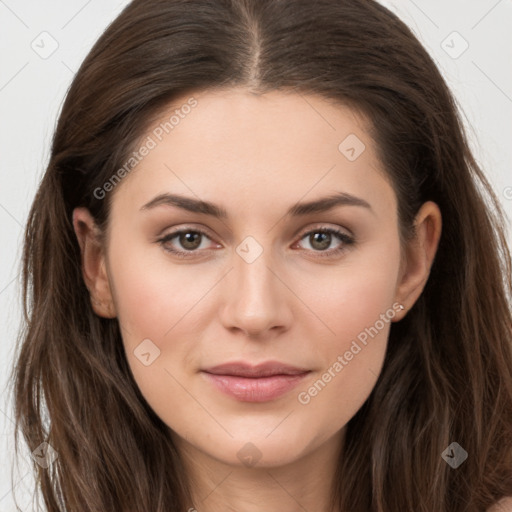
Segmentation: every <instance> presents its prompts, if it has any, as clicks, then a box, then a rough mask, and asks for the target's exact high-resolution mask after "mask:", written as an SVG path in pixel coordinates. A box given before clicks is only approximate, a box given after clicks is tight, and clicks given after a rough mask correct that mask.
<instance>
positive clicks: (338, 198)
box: [141, 192, 375, 219]
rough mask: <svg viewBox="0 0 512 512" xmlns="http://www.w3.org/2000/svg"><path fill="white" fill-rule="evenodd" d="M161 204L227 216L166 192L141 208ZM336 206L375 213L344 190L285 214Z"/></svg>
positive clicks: (208, 205) (202, 203)
mask: <svg viewBox="0 0 512 512" xmlns="http://www.w3.org/2000/svg"><path fill="white" fill-rule="evenodd" d="M161 205H167V206H175V207H177V208H181V209H183V210H187V211H189V212H193V213H201V214H204V215H210V216H212V217H216V218H218V219H227V218H228V213H227V211H226V210H225V209H224V208H222V207H221V206H218V205H216V204H214V203H210V202H208V201H202V200H199V199H193V198H191V197H185V196H180V195H177V194H167V193H165V194H159V195H158V196H156V197H155V198H153V199H152V200H151V201H149V202H148V203H146V204H145V205H144V206H142V207H141V210H150V209H153V208H156V207H157V206H161ZM337 206H360V207H363V208H367V209H368V210H370V211H371V212H372V213H373V214H375V212H374V211H373V209H372V207H371V205H370V204H369V203H368V202H367V201H365V200H364V199H361V198H360V197H356V196H354V195H352V194H348V193H346V192H339V193H337V194H332V195H330V196H327V197H322V198H320V199H315V200H314V201H309V202H305V203H297V204H295V205H293V206H292V207H290V208H289V210H288V211H287V212H286V215H291V216H292V217H299V216H303V215H310V214H313V213H322V212H326V211H329V210H332V209H333V208H335V207H337Z"/></svg>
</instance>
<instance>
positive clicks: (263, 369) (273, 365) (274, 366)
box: [203, 361, 310, 377]
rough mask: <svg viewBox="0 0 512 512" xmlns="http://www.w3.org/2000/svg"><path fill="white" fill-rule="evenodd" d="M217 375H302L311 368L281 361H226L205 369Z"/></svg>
mask: <svg viewBox="0 0 512 512" xmlns="http://www.w3.org/2000/svg"><path fill="white" fill-rule="evenodd" d="M203 371H204V372H206V373H213V374H215V375H234V376H237V377H269V376H272V375H300V374H302V373H307V372H309V371H310V370H308V369H306V368H298V367H296V366H291V365H289V364H285V363H280V362H279V361H266V362H264V363H260V364H257V365H251V364H249V363H246V362H244V361H239V362H232V363H224V364H220V365H217V366H212V367H210V368H206V369H204V370H203Z"/></svg>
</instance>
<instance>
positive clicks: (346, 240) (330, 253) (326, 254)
mask: <svg viewBox="0 0 512 512" xmlns="http://www.w3.org/2000/svg"><path fill="white" fill-rule="evenodd" d="M183 233H199V234H201V235H203V236H205V237H206V238H210V237H209V236H208V234H207V233H206V232H204V231H203V230H201V229H198V228H194V229H192V228H185V229H180V230H178V231H174V232H172V233H169V234H167V235H165V236H164V237H162V238H160V239H158V240H157V243H159V244H160V245H161V246H162V247H163V249H164V251H167V252H169V253H171V254H173V255H174V256H176V257H177V258H190V257H193V255H194V253H196V252H198V251H197V250H193V251H178V250H176V249H169V248H168V247H165V244H166V243H167V242H169V241H171V240H172V239H173V238H176V237H177V236H179V235H181V234H183ZM313 233H328V234H332V235H335V236H337V237H338V238H339V239H340V240H341V242H343V243H342V245H341V246H340V247H338V248H337V249H330V250H327V251H313V252H315V253H316V256H315V257H319V258H332V257H334V256H338V255H341V254H342V253H343V252H345V251H346V250H348V247H347V246H350V245H353V244H354V243H355V239H354V238H353V237H351V236H349V235H347V234H346V233H344V232H343V231H340V230H338V229H335V228H325V227H324V228H317V229H312V230H310V231H307V232H305V233H304V234H303V235H302V236H301V237H300V239H299V241H300V240H303V239H304V238H305V237H306V236H308V235H311V234H313ZM306 250H307V249H306Z"/></svg>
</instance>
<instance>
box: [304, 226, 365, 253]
mask: <svg viewBox="0 0 512 512" xmlns="http://www.w3.org/2000/svg"><path fill="white" fill-rule="evenodd" d="M306 238H307V241H308V242H309V244H310V245H311V247H312V250H313V252H315V253H316V254H315V256H319V257H321V258H323V257H332V256H336V255H339V254H341V253H342V252H344V251H346V250H347V249H348V246H350V245H353V244H354V243H355V239H354V238H353V237H352V236H350V235H348V234H347V233H344V232H343V231H340V230H339V229H335V228H326V227H322V228H317V229H313V230H311V231H308V232H307V233H305V234H304V235H303V236H302V238H301V240H304V239H306ZM336 238H337V239H338V240H340V241H341V244H340V245H338V247H336V248H334V249H330V250H327V251H326V250H325V249H327V248H328V247H329V246H330V245H331V243H332V242H333V240H335V239H336Z"/></svg>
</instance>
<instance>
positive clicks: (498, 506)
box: [487, 496, 512, 512]
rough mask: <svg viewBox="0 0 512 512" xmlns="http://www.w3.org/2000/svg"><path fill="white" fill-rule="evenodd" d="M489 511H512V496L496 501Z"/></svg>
mask: <svg viewBox="0 0 512 512" xmlns="http://www.w3.org/2000/svg"><path fill="white" fill-rule="evenodd" d="M487 512H512V496H509V497H508V498H503V499H501V500H500V501H498V502H497V503H495V504H494V505H493V506H492V507H491V508H488V509H487Z"/></svg>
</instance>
